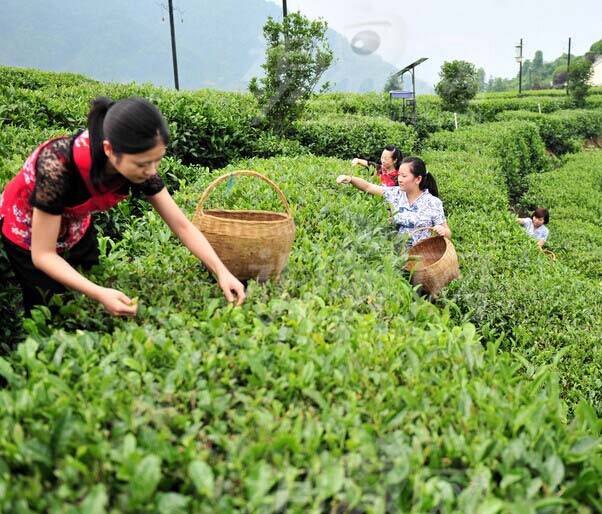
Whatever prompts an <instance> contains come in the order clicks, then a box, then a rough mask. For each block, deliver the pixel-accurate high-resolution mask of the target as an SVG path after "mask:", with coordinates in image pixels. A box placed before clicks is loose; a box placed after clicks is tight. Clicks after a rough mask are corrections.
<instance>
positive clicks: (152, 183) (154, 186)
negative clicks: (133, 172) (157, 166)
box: [138, 173, 165, 196]
mask: <svg viewBox="0 0 602 514" xmlns="http://www.w3.org/2000/svg"><path fill="white" fill-rule="evenodd" d="M138 187H139V188H140V192H141V193H142V194H143V195H144V196H153V195H156V194H157V193H158V192H160V191H161V190H162V189H163V188H164V187H165V183H164V182H163V179H162V178H161V175H159V174H158V173H157V174H156V175H154V176H153V177H151V178H149V179H148V180H147V181H146V182H143V183H142V184H140V186H138Z"/></svg>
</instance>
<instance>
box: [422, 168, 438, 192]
mask: <svg viewBox="0 0 602 514" xmlns="http://www.w3.org/2000/svg"><path fill="white" fill-rule="evenodd" d="M422 184H424V187H421V188H420V189H422V190H424V189H428V190H429V193H431V194H432V195H433V196H436V197H437V198H439V189H438V188H437V182H436V181H435V177H433V174H432V173H431V172H430V171H428V170H427V172H426V175H425V176H424V177H422V180H421V181H420V185H421V186H422Z"/></svg>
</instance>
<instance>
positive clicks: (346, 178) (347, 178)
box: [337, 175, 351, 184]
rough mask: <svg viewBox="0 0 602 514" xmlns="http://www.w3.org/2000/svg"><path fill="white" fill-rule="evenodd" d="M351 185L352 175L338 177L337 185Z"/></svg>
mask: <svg viewBox="0 0 602 514" xmlns="http://www.w3.org/2000/svg"><path fill="white" fill-rule="evenodd" d="M349 183H351V175H339V176H338V177H337V184H349Z"/></svg>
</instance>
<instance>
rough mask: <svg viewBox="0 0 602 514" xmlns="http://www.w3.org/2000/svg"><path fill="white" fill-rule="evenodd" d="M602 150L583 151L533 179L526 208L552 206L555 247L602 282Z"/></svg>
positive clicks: (565, 259)
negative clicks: (601, 226)
mask: <svg viewBox="0 0 602 514" xmlns="http://www.w3.org/2000/svg"><path fill="white" fill-rule="evenodd" d="M600 170H602V152H600V151H590V152H581V153H579V154H577V155H575V156H572V157H571V159H570V161H568V162H567V163H566V164H565V165H564V166H562V167H561V168H559V169H556V170H553V171H551V172H549V173H545V174H544V175H542V176H538V177H530V178H529V192H528V193H527V194H526V195H525V197H524V198H523V199H522V202H523V204H524V205H525V208H526V209H533V208H535V207H539V206H544V207H546V206H549V207H550V211H551V215H550V225H549V227H550V232H551V241H552V245H553V246H552V248H553V249H554V251H555V252H556V253H557V255H558V257H559V259H560V260H561V261H562V262H563V263H564V264H566V265H568V266H571V267H572V268H573V269H574V270H575V271H576V272H577V273H579V274H580V275H583V276H584V277H587V278H589V279H591V280H593V281H594V282H598V283H601V281H602V254H601V251H602V235H601V234H600V230H599V228H598V227H599V226H600V223H602V172H601V171H600Z"/></svg>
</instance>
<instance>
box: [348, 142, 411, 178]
mask: <svg viewBox="0 0 602 514" xmlns="http://www.w3.org/2000/svg"><path fill="white" fill-rule="evenodd" d="M402 159H403V155H402V153H401V151H400V150H399V148H397V147H396V146H395V145H387V146H385V148H384V149H383V153H382V154H381V156H380V164H378V163H377V162H372V161H369V160H367V159H360V158H358V157H356V158H355V159H353V160H352V161H351V165H352V166H363V167H364V168H368V169H369V168H371V167H373V168H375V169H376V176H377V177H378V178H379V179H380V185H381V186H385V187H395V186H397V177H398V176H399V166H401V160H402Z"/></svg>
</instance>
